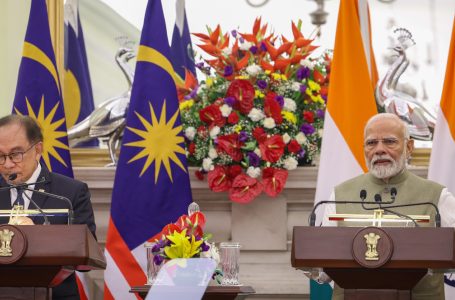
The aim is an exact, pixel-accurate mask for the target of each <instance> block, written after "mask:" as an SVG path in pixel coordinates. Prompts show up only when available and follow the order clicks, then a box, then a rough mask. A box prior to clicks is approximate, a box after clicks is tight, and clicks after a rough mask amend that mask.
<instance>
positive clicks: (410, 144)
mask: <svg viewBox="0 0 455 300" xmlns="http://www.w3.org/2000/svg"><path fill="white" fill-rule="evenodd" d="M413 151H414V140H413V139H409V140H407V142H406V154H407V157H406V158H408V159H409V158H410V157H411V155H412V152H413Z"/></svg>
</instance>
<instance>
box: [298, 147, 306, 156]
mask: <svg viewBox="0 0 455 300" xmlns="http://www.w3.org/2000/svg"><path fill="white" fill-rule="evenodd" d="M297 156H298V157H299V158H303V157H304V156H305V149H303V148H302V150H300V151H299V153H297Z"/></svg>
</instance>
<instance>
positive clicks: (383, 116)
mask: <svg viewBox="0 0 455 300" xmlns="http://www.w3.org/2000/svg"><path fill="white" fill-rule="evenodd" d="M378 120H391V121H392V120H395V121H398V122H399V123H401V125H402V127H403V138H404V139H407V140H408V139H409V138H410V135H409V128H408V125H407V124H406V123H405V122H404V121H403V120H401V119H400V118H399V117H398V116H397V115H395V114H391V113H380V114H376V115H374V116H372V117H371V118H370V119H369V120H368V122H367V124H366V125H365V128H364V130H363V137H364V138H366V136H367V129H368V128H369V127H370V126H371V124H372V123H374V122H376V121H378Z"/></svg>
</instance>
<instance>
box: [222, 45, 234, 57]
mask: <svg viewBox="0 0 455 300" xmlns="http://www.w3.org/2000/svg"><path fill="white" fill-rule="evenodd" d="M221 52H222V53H223V55H224V56H229V55H231V53H232V49H231V48H227V47H226V48H224V49H223V50H221Z"/></svg>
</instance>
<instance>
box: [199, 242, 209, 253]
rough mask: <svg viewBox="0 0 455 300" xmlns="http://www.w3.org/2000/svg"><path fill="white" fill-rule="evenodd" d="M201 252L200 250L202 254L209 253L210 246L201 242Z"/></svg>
mask: <svg viewBox="0 0 455 300" xmlns="http://www.w3.org/2000/svg"><path fill="white" fill-rule="evenodd" d="M201 250H202V252H205V251H209V250H210V246H209V245H207V244H206V243H205V242H203V243H202V245H201Z"/></svg>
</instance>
